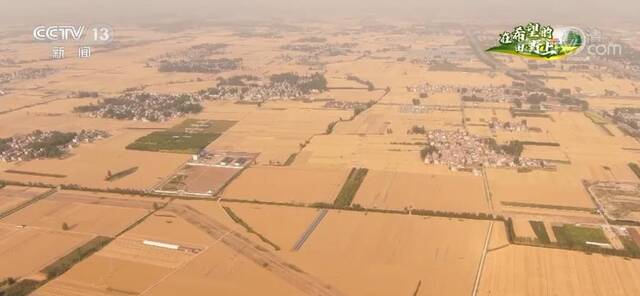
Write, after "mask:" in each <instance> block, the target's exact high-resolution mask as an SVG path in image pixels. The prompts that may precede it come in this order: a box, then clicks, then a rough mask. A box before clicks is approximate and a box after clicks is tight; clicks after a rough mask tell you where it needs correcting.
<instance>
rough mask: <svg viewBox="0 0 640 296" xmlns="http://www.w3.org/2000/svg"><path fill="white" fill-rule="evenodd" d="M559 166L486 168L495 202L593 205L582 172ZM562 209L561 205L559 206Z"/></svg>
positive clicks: (565, 205) (583, 206)
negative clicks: (552, 169) (528, 169)
mask: <svg viewBox="0 0 640 296" xmlns="http://www.w3.org/2000/svg"><path fill="white" fill-rule="evenodd" d="M571 172H572V171H568V170H564V169H563V168H560V169H559V170H558V171H556V172H547V171H533V172H528V173H516V172H514V171H512V170H503V169H491V170H488V171H487V178H488V181H489V187H490V188H491V192H492V197H493V204H494V206H496V207H500V205H501V203H502V202H506V203H509V202H517V203H529V204H538V205H543V206H545V207H547V208H549V206H550V207H553V206H559V207H575V208H585V209H586V208H594V205H593V202H592V201H591V198H590V197H589V193H588V192H587V191H586V190H585V189H584V187H583V186H582V180H581V178H580V177H579V176H575V174H572V173H571ZM559 209H560V208H559Z"/></svg>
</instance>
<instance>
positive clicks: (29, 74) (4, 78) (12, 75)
mask: <svg viewBox="0 0 640 296" xmlns="http://www.w3.org/2000/svg"><path fill="white" fill-rule="evenodd" d="M57 71H58V70H57V69H54V68H49V67H45V68H25V69H20V70H18V71H15V72H8V73H0V84H4V83H9V82H11V81H13V80H28V79H38V78H44V77H47V76H49V75H51V74H53V73H56V72H57Z"/></svg>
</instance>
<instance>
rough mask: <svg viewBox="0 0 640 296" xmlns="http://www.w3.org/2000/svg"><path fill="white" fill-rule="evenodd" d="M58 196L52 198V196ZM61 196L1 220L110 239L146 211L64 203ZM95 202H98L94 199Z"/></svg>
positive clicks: (48, 199)
mask: <svg viewBox="0 0 640 296" xmlns="http://www.w3.org/2000/svg"><path fill="white" fill-rule="evenodd" d="M59 194H60V195H61V197H60V198H56V195H59ZM64 195H65V193H56V194H54V195H53V196H51V197H49V198H47V199H45V200H40V201H38V202H36V203H34V204H32V205H30V206H28V207H26V208H24V209H22V210H20V211H18V212H16V213H14V214H12V215H10V216H8V217H6V218H5V219H3V220H2V222H4V223H9V224H15V225H27V226H37V227H43V228H48V229H52V230H63V224H66V225H67V227H68V230H71V231H74V232H82V233H91V234H94V235H104V236H114V235H116V234H117V233H119V232H120V231H122V230H124V229H125V228H126V227H127V226H129V225H131V224H132V223H134V222H135V221H136V220H138V219H140V218H141V217H142V216H144V215H145V214H146V213H147V212H148V211H147V210H145V209H140V208H126V207H118V206H108V205H99V204H90V203H84V202H72V201H69V200H65V198H64ZM95 200H96V201H98V199H97V198H96V199H95Z"/></svg>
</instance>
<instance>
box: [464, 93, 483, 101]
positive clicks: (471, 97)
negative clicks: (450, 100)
mask: <svg viewBox="0 0 640 296" xmlns="http://www.w3.org/2000/svg"><path fill="white" fill-rule="evenodd" d="M462 101H464V102H484V98H482V97H478V96H476V95H475V94H473V95H470V96H462Z"/></svg>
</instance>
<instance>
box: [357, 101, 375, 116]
mask: <svg viewBox="0 0 640 296" xmlns="http://www.w3.org/2000/svg"><path fill="white" fill-rule="evenodd" d="M375 104H376V102H375V101H369V102H366V103H364V104H357V105H355V107H353V117H356V116H358V115H359V114H360V113H362V112H364V111H366V110H367V109H369V108H371V107H373V105H375Z"/></svg>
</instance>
